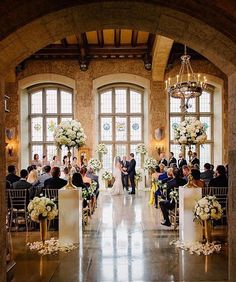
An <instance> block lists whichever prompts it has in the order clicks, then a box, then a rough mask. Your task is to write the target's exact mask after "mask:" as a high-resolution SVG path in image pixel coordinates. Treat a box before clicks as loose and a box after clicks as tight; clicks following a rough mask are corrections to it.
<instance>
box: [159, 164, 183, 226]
mask: <svg viewBox="0 0 236 282" xmlns="http://www.w3.org/2000/svg"><path fill="white" fill-rule="evenodd" d="M186 183H187V182H186V180H184V179H182V178H181V173H180V170H179V169H174V171H173V179H172V180H170V181H168V182H167V195H166V200H161V201H160V207H161V211H162V215H163V219H164V221H162V222H161V224H162V225H165V226H168V227H170V226H171V222H170V219H169V210H172V209H174V207H175V200H174V199H171V198H170V192H171V191H173V190H174V188H178V187H179V186H184V185H185V184H186Z"/></svg>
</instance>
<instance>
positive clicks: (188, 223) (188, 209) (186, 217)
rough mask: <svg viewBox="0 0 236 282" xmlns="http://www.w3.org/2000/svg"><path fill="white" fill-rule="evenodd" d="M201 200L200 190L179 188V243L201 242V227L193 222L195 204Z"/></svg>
mask: <svg viewBox="0 0 236 282" xmlns="http://www.w3.org/2000/svg"><path fill="white" fill-rule="evenodd" d="M201 198H202V189H201V188H184V187H179V237H180V241H183V242H186V243H187V242H188V243H194V242H196V241H201V240H202V225H201V224H199V223H196V222H194V221H193V219H194V215H193V210H194V206H195V204H196V202H197V201H198V200H200V199H201Z"/></svg>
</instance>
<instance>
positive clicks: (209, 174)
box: [200, 163, 214, 186]
mask: <svg viewBox="0 0 236 282" xmlns="http://www.w3.org/2000/svg"><path fill="white" fill-rule="evenodd" d="M213 177H214V171H213V170H211V165H210V164H209V163H205V164H204V172H202V173H201V175H200V179H202V180H204V181H205V183H206V185H207V186H208V184H209V182H210V181H211V179H212V178H213Z"/></svg>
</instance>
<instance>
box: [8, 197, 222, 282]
mask: <svg viewBox="0 0 236 282" xmlns="http://www.w3.org/2000/svg"><path fill="white" fill-rule="evenodd" d="M148 198H149V193H147V192H146V193H145V192H139V194H138V195H135V196H133V195H132V196H131V195H128V194H125V195H124V196H110V195H108V194H105V193H104V194H103V193H101V194H100V196H99V201H98V208H97V209H96V212H95V213H94V214H93V215H92V221H91V222H90V224H89V225H88V226H87V227H86V229H85V230H84V232H83V234H82V235H83V241H82V244H81V245H80V247H79V248H78V249H77V250H74V251H72V252H70V253H68V254H67V253H60V254H59V255H56V256H45V257H40V256H39V255H38V254H35V253H33V252H30V251H28V250H27V248H26V246H25V243H26V241H27V240H29V241H31V242H32V241H36V240H38V239H39V233H38V232H31V233H29V237H26V233H24V232H20V233H12V237H13V247H14V256H15V260H16V263H17V265H16V271H15V282H18V281H20V282H21V281H45V282H47V281H50V282H61V281H62V282H64V281H66V282H67V281H68V282H74V281H75V282H77V281H81V282H84V281H88V282H93V281H99V282H100V281H101V282H103V281H200V280H201V281H214V280H215V281H219V280H220V281H224V280H227V252H226V251H225V250H223V251H222V252H221V253H220V254H219V255H213V256H209V257H204V256H196V255H194V256H193V255H189V254H188V253H187V252H184V251H179V250H176V249H175V248H174V247H173V246H170V245H169V242H170V241H171V240H173V239H176V238H177V237H178V233H177V232H175V231H173V230H171V229H170V228H168V227H163V226H162V225H161V224H160V219H161V214H160V211H159V210H157V209H154V208H153V207H149V206H148ZM215 230H217V229H216V228H215ZM72 232H73V231H72ZM222 232H223V233H224V230H223V231H222V230H221V231H220V230H219V236H222ZM224 234H225V233H224ZM51 236H54V237H57V236H58V233H57V232H56V233H54V234H53V233H52V234H51ZM219 265H220V268H219Z"/></svg>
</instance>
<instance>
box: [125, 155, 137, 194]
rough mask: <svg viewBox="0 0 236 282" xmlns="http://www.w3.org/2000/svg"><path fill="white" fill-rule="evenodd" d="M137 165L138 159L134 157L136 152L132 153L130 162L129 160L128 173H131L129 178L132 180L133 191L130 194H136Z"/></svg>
mask: <svg viewBox="0 0 236 282" xmlns="http://www.w3.org/2000/svg"><path fill="white" fill-rule="evenodd" d="M135 166H136V161H135V159H134V154H133V153H130V162H129V167H128V170H127V172H128V175H129V180H130V184H131V187H132V191H131V192H130V193H129V194H135V181H134V177H135V174H136V172H135Z"/></svg>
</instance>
